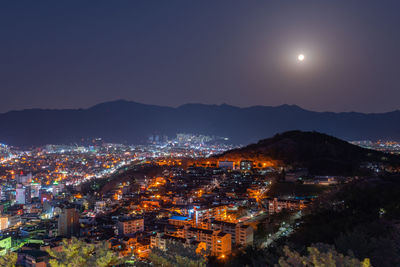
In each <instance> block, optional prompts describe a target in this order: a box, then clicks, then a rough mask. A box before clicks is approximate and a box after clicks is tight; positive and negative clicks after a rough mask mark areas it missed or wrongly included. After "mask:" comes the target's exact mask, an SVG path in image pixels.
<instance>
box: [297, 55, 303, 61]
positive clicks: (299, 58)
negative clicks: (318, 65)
mask: <svg viewBox="0 0 400 267" xmlns="http://www.w3.org/2000/svg"><path fill="white" fill-rule="evenodd" d="M297 59H298V60H299V61H303V60H304V59H305V57H304V55H303V54H300V55H298V56H297Z"/></svg>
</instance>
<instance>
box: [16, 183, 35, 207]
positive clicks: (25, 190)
mask: <svg viewBox="0 0 400 267" xmlns="http://www.w3.org/2000/svg"><path fill="white" fill-rule="evenodd" d="M15 193H16V194H15V202H16V203H17V204H27V203H31V188H30V186H27V187H23V186H22V184H17V188H16V190H15Z"/></svg>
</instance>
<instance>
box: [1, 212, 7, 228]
mask: <svg viewBox="0 0 400 267" xmlns="http://www.w3.org/2000/svg"><path fill="white" fill-rule="evenodd" d="M7 228H8V216H6V215H2V216H0V231H3V230H4V229H7Z"/></svg>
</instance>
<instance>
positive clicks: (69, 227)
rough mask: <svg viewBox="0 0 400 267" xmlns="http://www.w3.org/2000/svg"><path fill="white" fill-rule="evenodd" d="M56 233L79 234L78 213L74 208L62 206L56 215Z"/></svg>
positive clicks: (65, 234) (69, 235) (64, 234)
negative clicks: (58, 214) (57, 215)
mask: <svg viewBox="0 0 400 267" xmlns="http://www.w3.org/2000/svg"><path fill="white" fill-rule="evenodd" d="M58 235H60V236H66V237H71V236H77V235H79V214H78V212H77V211H76V209H75V208H64V209H63V210H62V212H61V213H60V216H59V217H58Z"/></svg>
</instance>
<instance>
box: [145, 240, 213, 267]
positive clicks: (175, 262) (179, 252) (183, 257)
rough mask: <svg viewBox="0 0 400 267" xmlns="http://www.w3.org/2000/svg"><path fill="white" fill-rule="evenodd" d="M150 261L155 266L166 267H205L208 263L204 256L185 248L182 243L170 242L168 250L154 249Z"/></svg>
mask: <svg viewBox="0 0 400 267" xmlns="http://www.w3.org/2000/svg"><path fill="white" fill-rule="evenodd" d="M149 260H150V261H151V262H152V263H153V264H154V265H155V266H165V267H169V266H171V267H174V266H179V267H205V266H206V261H205V259H204V257H203V256H201V255H198V254H196V252H195V250H194V249H191V248H188V247H185V246H184V245H183V244H181V243H176V242H168V243H167V250H166V251H162V250H160V249H157V248H155V249H153V250H152V252H151V253H150V255H149Z"/></svg>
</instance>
